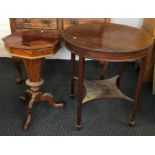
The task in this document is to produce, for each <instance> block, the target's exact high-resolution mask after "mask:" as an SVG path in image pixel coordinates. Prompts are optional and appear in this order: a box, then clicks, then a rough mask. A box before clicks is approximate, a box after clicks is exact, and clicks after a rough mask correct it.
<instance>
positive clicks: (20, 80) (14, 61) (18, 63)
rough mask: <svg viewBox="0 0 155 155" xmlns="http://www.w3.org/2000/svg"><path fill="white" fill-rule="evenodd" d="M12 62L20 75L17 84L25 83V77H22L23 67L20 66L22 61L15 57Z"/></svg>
mask: <svg viewBox="0 0 155 155" xmlns="http://www.w3.org/2000/svg"><path fill="white" fill-rule="evenodd" d="M12 61H13V63H14V65H15V67H16V71H17V75H18V78H17V79H16V83H17V84H20V83H22V82H23V76H22V69H21V66H20V61H21V60H20V59H19V58H15V57H13V58H12Z"/></svg>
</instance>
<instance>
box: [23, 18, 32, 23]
mask: <svg viewBox="0 0 155 155" xmlns="http://www.w3.org/2000/svg"><path fill="white" fill-rule="evenodd" d="M23 23H31V19H28V18H24V19H23Z"/></svg>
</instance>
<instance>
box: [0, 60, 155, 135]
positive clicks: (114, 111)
mask: <svg viewBox="0 0 155 155" xmlns="http://www.w3.org/2000/svg"><path fill="white" fill-rule="evenodd" d="M115 70H116V66H115V64H114V63H112V64H111V65H110V67H109V69H108V71H107V73H106V78H108V77H112V76H113V75H115V74H116V72H115ZM24 77H25V78H26V74H25V73H24ZM136 77H137V74H136V71H135V69H134V67H133V64H132V63H125V64H124V70H123V75H122V78H121V89H122V90H123V91H124V92H125V93H126V94H127V95H129V96H130V97H133V96H134V92H135V84H136ZM15 78H16V71H15V68H14V66H13V64H12V62H11V59H9V58H1V59H0V135H20V136H22V135H23V136H27V135H30V136H32V135H38V136H39V135H43V136H44V135H55V136H57V135H60V136H62V135H86V136H90V135H92V136H95V135H96V136H99V135H155V96H153V95H152V94H151V92H152V84H151V83H149V84H145V85H144V86H143V89H142V95H141V102H140V105H139V108H138V112H137V118H136V126H135V127H134V128H130V127H129V126H128V122H129V118H130V103H128V102H126V101H121V100H117V101H116V100H98V101H93V102H90V103H87V104H85V105H84V106H83V109H82V129H81V130H80V131H77V130H76V128H75V121H76V97H75V98H74V99H70V97H69V61H67V60H66V61H65V60H46V61H45V63H44V68H43V78H44V80H45V83H44V85H43V86H42V87H41V90H42V91H48V92H52V93H53V95H54V96H55V99H56V100H57V101H62V102H64V103H65V109H63V110H58V109H54V108H52V107H50V106H49V105H48V104H47V103H39V104H36V105H35V107H34V110H33V118H32V122H31V124H30V128H29V129H28V130H27V131H23V130H22V128H23V123H24V121H25V120H26V116H27V104H26V103H20V102H19V96H20V95H22V94H23V93H24V91H25V90H26V88H27V86H26V85H25V84H24V83H23V84H21V85H16V84H15ZM85 78H86V79H89V80H91V79H98V78H99V69H98V63H97V61H87V62H86V68H85ZM76 88H77V86H76ZM76 92H77V90H76Z"/></svg>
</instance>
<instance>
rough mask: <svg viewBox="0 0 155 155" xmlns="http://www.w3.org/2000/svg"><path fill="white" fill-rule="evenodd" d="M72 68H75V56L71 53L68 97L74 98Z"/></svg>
mask: <svg viewBox="0 0 155 155" xmlns="http://www.w3.org/2000/svg"><path fill="white" fill-rule="evenodd" d="M74 67H75V54H74V53H71V62H70V77H71V78H70V96H71V97H73V96H74Z"/></svg>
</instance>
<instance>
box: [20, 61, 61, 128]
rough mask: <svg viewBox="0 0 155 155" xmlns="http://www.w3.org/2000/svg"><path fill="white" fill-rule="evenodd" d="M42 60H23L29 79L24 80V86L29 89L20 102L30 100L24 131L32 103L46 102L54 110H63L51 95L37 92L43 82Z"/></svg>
mask: <svg viewBox="0 0 155 155" xmlns="http://www.w3.org/2000/svg"><path fill="white" fill-rule="evenodd" d="M43 60H44V58H39V59H24V64H25V68H26V71H27V74H28V77H29V79H27V80H26V84H27V85H28V86H30V87H31V88H30V89H29V90H27V91H26V92H25V95H24V96H23V97H21V99H22V100H26V99H27V98H30V96H31V99H30V101H29V112H28V116H27V121H26V123H25V125H24V130H26V129H27V128H28V126H29V124H30V121H31V119H32V108H33V105H34V103H37V102H47V103H48V104H49V105H51V106H52V107H54V108H57V109H62V108H64V104H63V103H56V102H55V101H54V99H53V96H52V94H50V93H42V92H40V91H39V87H40V86H41V85H42V84H43V80H42V79H41V71H42V65H43Z"/></svg>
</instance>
